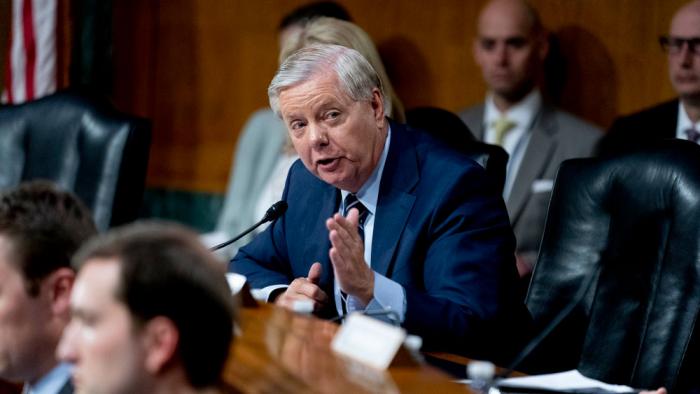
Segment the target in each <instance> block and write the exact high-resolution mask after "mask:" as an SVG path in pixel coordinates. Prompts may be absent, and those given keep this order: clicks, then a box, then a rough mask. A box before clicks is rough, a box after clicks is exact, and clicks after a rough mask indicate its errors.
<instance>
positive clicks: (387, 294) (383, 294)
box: [348, 272, 406, 324]
mask: <svg viewBox="0 0 700 394" xmlns="http://www.w3.org/2000/svg"><path fill="white" fill-rule="evenodd" d="M358 310H363V311H364V312H365V314H367V315H368V316H372V317H375V318H377V319H379V320H382V321H385V322H387V323H393V324H396V323H403V321H404V316H405V315H406V291H405V290H404V288H403V286H401V285H400V284H398V283H396V282H394V281H393V280H391V279H389V278H387V277H386V276H383V275H380V274H378V273H376V272H374V297H373V298H372V299H371V300H370V302H369V304H367V305H366V306H365V305H362V302H360V300H359V299H358V298H356V297H355V296H352V295H350V296H348V312H354V311H358ZM397 317H398V322H397V321H396V318H397Z"/></svg>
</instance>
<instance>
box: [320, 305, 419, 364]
mask: <svg viewBox="0 0 700 394" xmlns="http://www.w3.org/2000/svg"><path fill="white" fill-rule="evenodd" d="M405 338H406V331H404V330H403V329H402V328H400V327H394V326H392V325H390V324H387V323H384V322H382V321H379V320H376V319H373V318H371V317H367V316H364V315H362V314H360V313H351V314H350V315H349V316H348V317H347V318H346V319H345V323H343V325H342V326H341V327H340V330H338V332H337V333H336V334H335V337H333V342H332V343H331V349H333V351H334V352H336V353H339V354H342V355H344V356H346V357H349V358H352V359H354V360H357V361H359V362H362V363H365V364H368V365H370V366H372V367H374V368H378V369H387V368H388V367H389V364H391V361H392V360H393V359H394V356H395V355H396V352H397V351H398V350H399V348H400V347H401V344H402V343H403V341H404V339H405Z"/></svg>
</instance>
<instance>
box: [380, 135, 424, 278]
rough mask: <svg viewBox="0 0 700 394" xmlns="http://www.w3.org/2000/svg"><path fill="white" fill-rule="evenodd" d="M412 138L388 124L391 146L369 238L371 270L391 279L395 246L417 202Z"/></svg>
mask: <svg viewBox="0 0 700 394" xmlns="http://www.w3.org/2000/svg"><path fill="white" fill-rule="evenodd" d="M411 135H412V132H409V131H407V130H405V129H404V127H403V126H401V125H398V124H396V123H393V122H392V123H391V144H390V146H389V154H388V155H387V158H386V163H385V164H384V172H383V173H382V180H381V184H380V186H379V198H378V200H377V213H376V215H377V216H376V217H375V219H374V235H373V238H372V269H373V270H374V271H376V272H377V273H379V274H381V275H384V276H390V271H391V262H392V261H393V256H394V254H395V252H396V245H397V244H398V242H399V239H400V238H401V234H402V233H403V230H404V227H405V226H406V220H407V219H408V215H409V213H411V209H412V208H413V203H414V202H415V199H416V197H415V196H414V195H413V194H412V191H413V188H414V187H415V185H416V184H417V183H418V180H419V177H420V175H419V171H418V161H417V157H416V150H415V146H414V144H412V143H411V141H410V140H409V139H410V138H411Z"/></svg>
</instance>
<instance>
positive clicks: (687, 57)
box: [678, 41, 695, 67]
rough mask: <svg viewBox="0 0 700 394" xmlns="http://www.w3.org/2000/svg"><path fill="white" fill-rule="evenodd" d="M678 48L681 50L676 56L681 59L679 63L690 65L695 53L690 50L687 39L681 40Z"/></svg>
mask: <svg viewBox="0 0 700 394" xmlns="http://www.w3.org/2000/svg"><path fill="white" fill-rule="evenodd" d="M680 49H681V51H680V52H679V53H678V57H679V58H680V60H681V64H682V65H683V66H686V67H688V66H691V65H692V64H693V56H695V53H694V52H693V51H692V50H691V48H690V43H689V42H687V41H685V42H683V45H682V46H681V48H680Z"/></svg>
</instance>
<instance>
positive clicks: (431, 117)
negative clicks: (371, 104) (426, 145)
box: [406, 107, 508, 191]
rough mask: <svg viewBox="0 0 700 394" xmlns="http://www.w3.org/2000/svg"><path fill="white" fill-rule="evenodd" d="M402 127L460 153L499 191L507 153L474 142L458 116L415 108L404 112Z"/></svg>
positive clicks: (506, 163) (431, 109)
mask: <svg viewBox="0 0 700 394" xmlns="http://www.w3.org/2000/svg"><path fill="white" fill-rule="evenodd" d="M406 123H408V124H409V125H410V126H411V127H414V128H416V129H421V130H425V131H427V132H429V133H430V134H432V135H433V136H435V137H437V138H438V139H440V140H442V141H444V142H445V143H447V144H448V145H450V146H452V147H455V148H456V149H458V150H460V151H462V152H464V153H465V154H466V155H467V156H469V157H470V158H471V159H472V160H474V161H476V162H477V163H479V164H480V165H481V166H482V167H484V169H485V170H486V173H487V174H488V176H489V178H491V179H492V180H493V181H494V184H495V185H496V187H498V189H499V190H501V191H503V185H504V183H505V179H506V166H507V165H508V153H506V151H505V150H503V148H501V147H500V146H497V145H491V144H486V143H483V142H481V141H477V140H476V138H474V135H473V134H472V132H471V130H469V127H467V125H466V124H464V122H462V119H460V118H459V116H457V115H455V114H454V113H452V112H450V111H447V110H445V109H442V108H436V107H418V108H413V109H411V110H409V111H407V112H406Z"/></svg>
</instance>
